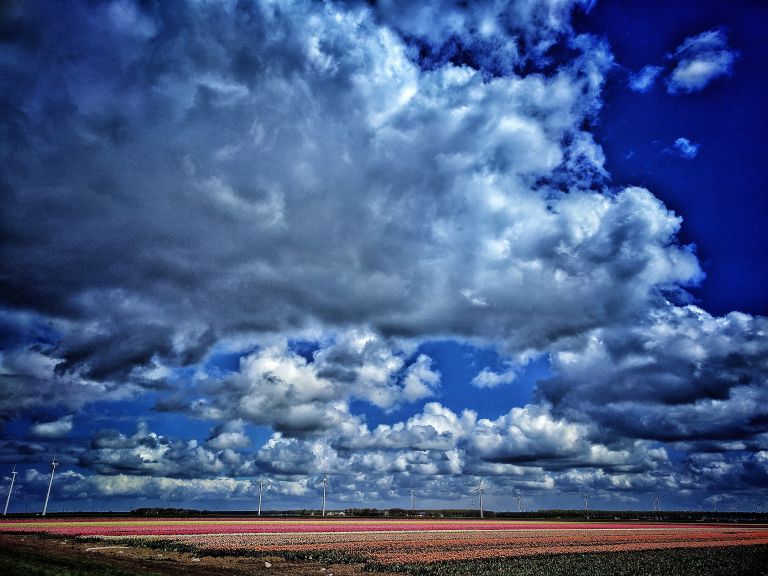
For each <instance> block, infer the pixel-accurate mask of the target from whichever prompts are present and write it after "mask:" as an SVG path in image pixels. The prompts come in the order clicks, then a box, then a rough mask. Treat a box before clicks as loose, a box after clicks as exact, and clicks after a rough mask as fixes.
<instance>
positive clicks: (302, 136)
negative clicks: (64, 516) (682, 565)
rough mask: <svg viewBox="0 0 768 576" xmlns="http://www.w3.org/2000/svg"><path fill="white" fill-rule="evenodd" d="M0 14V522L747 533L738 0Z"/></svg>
mask: <svg viewBox="0 0 768 576" xmlns="http://www.w3.org/2000/svg"><path fill="white" fill-rule="evenodd" d="M0 10H1V11H2V12H1V14H2V16H1V17H0V130H2V137H1V138H0V195H2V202H0V239H1V240H0V483H1V484H2V486H1V487H0V490H1V491H2V492H0V497H3V498H4V497H5V496H6V495H7V493H8V492H7V490H8V485H9V484H10V479H11V472H12V470H13V469H14V467H15V468H16V471H17V472H18V473H19V474H18V478H17V480H16V483H15V485H14V492H13V495H12V498H11V503H10V507H9V511H11V512H20V511H24V510H27V511H37V510H38V509H41V508H42V502H43V500H44V498H45V491H46V489H47V485H48V480H49V474H50V469H51V466H50V463H51V460H52V459H53V457H54V456H56V458H57V459H58V461H59V462H60V464H59V466H58V468H57V469H56V477H55V480H54V484H53V490H52V494H51V504H50V505H49V510H51V511H54V512H56V511H60V510H62V509H63V510H127V509H131V508H137V507H143V506H169V505H173V506H179V505H181V506H184V507H189V508H199V509H203V508H207V509H221V510H227V509H238V510H245V509H254V508H255V506H256V501H257V498H258V484H257V482H258V480H260V479H266V480H267V481H268V482H269V489H268V491H267V493H266V494H265V498H264V505H265V508H266V509H286V508H298V509H303V508H319V507H320V505H321V495H322V486H321V484H320V479H321V478H322V475H323V473H325V472H327V473H328V475H329V478H330V481H329V491H328V495H329V496H328V497H329V507H330V508H338V509H343V508H347V507H366V508H367V507H377V508H385V507H391V506H408V505H409V501H410V490H411V488H413V490H414V491H415V499H416V506H417V507H419V508H427V507H451V508H464V507H470V506H474V503H473V501H472V492H471V491H472V489H473V487H475V486H476V485H477V483H478V482H479V480H480V479H481V478H482V480H483V486H484V487H485V488H486V500H485V506H486V508H490V509H495V510H516V509H517V497H518V496H520V497H521V502H522V504H523V506H524V507H525V509H527V510H537V509H548V508H580V507H581V506H582V504H583V499H582V497H581V496H580V494H583V493H587V494H588V495H589V498H590V506H592V507H594V508H603V509H651V507H652V506H653V502H654V499H655V498H657V497H658V498H660V501H661V505H662V507H663V508H667V509H688V510H711V509H714V508H717V509H718V510H728V509H737V510H746V511H753V510H755V509H758V508H763V507H764V505H765V500H766V496H768V415H767V414H766V410H765V406H766V405H768V376H767V375H768V339H766V332H767V331H768V320H767V319H766V314H768V302H767V301H766V299H765V297H764V294H765V290H766V284H768V260H766V259H765V258H764V256H763V255H764V254H765V253H767V251H768V232H766V227H765V226H764V225H763V220H764V218H765V216H766V215H768V193H766V192H767V190H766V188H767V186H766V184H767V182H766V174H767V172H766V170H765V169H764V167H765V166H766V165H768V158H766V150H768V116H767V115H766V109H765V101H764V99H765V98H764V94H765V93H766V91H768V79H766V77H765V75H764V70H765V69H766V67H767V65H768V49H766V46H768V5H766V4H765V3H762V2H757V1H755V2H748V1H739V2H715V1H708V2H704V3H702V2H700V1H693V0H681V1H679V2H674V3H669V2H664V1H661V0H654V1H650V2H636V3H629V2H613V3H610V2H607V1H604V2H600V1H598V2H592V1H590V0H520V1H517V2H503V1H501V0H493V1H491V0H488V1H477V2H471V3H467V2H459V1H451V0H430V1H424V2H418V3H413V2H406V1H400V0H383V1H380V2H367V3H366V2H359V1H356V0H345V1H342V0H338V1H335V2H330V1H329V2H309V1H303V2H302V1H295V2H289V1H285V2H278V1H274V0H261V1H260V0H240V1H224V0H222V1H215V0H206V1H200V0H179V1H178V2H152V1H149V0H147V1H134V0H111V1H106V0H105V1H99V2H93V1H85V0H84V1H78V0H69V1H67V2H61V3H60V2H39V3H38V2H22V1H15V2H14V1H11V2H5V3H3V4H2V8H0ZM761 406H762V408H761Z"/></svg>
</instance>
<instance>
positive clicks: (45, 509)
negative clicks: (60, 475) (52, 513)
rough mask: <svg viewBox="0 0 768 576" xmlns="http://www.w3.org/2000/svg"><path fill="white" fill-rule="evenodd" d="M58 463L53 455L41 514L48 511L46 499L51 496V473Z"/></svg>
mask: <svg viewBox="0 0 768 576" xmlns="http://www.w3.org/2000/svg"><path fill="white" fill-rule="evenodd" d="M58 465H59V463H58V462H56V456H54V457H53V462H51V479H50V480H49V481H48V493H47V494H46V495H45V505H43V516H45V513H46V512H47V511H48V499H49V498H50V497H51V486H53V475H54V474H55V473H56V466H58Z"/></svg>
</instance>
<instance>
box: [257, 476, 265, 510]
mask: <svg viewBox="0 0 768 576" xmlns="http://www.w3.org/2000/svg"><path fill="white" fill-rule="evenodd" d="M266 483H267V481H266V480H264V479H263V478H262V479H260V480H259V481H258V482H257V484H258V485H259V511H258V512H257V513H256V515H257V516H261V495H262V493H263V492H264V485H265V484H266Z"/></svg>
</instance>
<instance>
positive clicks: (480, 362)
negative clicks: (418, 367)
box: [350, 340, 552, 427]
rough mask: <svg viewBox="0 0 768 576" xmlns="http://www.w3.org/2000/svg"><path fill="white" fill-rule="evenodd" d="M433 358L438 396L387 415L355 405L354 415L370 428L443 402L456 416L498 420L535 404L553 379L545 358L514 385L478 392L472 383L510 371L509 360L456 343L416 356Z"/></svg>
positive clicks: (424, 348)
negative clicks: (486, 373)
mask: <svg viewBox="0 0 768 576" xmlns="http://www.w3.org/2000/svg"><path fill="white" fill-rule="evenodd" d="M419 354H426V355H428V356H429V357H430V358H432V369H433V370H437V371H438V372H440V374H441V384H440V387H439V388H438V389H437V391H436V393H435V395H434V396H431V397H429V398H425V399H424V400H423V401H421V402H417V403H414V404H406V405H402V406H400V407H399V408H397V409H395V410H391V411H389V412H385V411H383V410H381V409H379V408H376V407H375V406H372V405H371V404H369V403H367V402H362V401H353V402H352V403H351V404H350V409H351V411H352V413H353V414H358V415H364V416H365V419H366V422H367V424H368V426H369V427H376V426H377V425H378V424H388V423H392V422H399V421H402V420H404V419H407V418H409V417H411V416H413V415H414V414H417V413H419V412H421V410H422V409H423V407H424V404H425V403H427V402H439V403H441V404H442V405H443V406H445V407H447V408H450V409H451V410H453V411H454V412H457V413H460V412H461V411H462V410H464V409H467V408H468V409H470V410H474V411H476V412H477V413H478V416H479V417H480V418H497V417H499V416H501V415H503V414H506V413H507V412H509V411H510V410H511V409H512V408H514V407H519V406H525V405H526V404H528V403H529V402H531V400H532V396H533V391H534V389H535V387H536V383H537V382H538V381H539V380H541V379H544V378H548V377H549V376H551V375H552V371H551V369H550V364H549V358H548V357H546V356H541V357H539V358H536V359H534V360H532V361H531V362H530V363H528V364H527V365H526V366H524V367H522V368H521V369H520V370H519V373H518V375H517V377H516V378H515V380H514V381H513V382H510V383H508V384H500V385H499V386H497V387H494V388H492V389H491V388H478V387H476V386H473V385H472V380H473V379H474V378H475V376H477V375H478V374H479V373H480V372H481V371H482V370H483V369H484V368H487V369H489V370H491V371H493V372H498V373H502V372H504V371H506V370H508V369H509V364H508V359H507V358H505V357H504V356H503V355H501V354H499V353H498V352H497V351H496V350H495V349H493V348H481V347H477V346H473V345H471V344H468V343H465V342H457V341H454V340H437V341H432V342H428V343H425V344H422V345H421V346H420V347H419V349H418V350H417V352H416V354H415V355H414V359H415V358H416V357H418V355H419Z"/></svg>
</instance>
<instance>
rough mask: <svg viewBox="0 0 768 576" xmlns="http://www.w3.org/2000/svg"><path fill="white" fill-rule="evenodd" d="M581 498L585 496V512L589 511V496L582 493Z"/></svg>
mask: <svg viewBox="0 0 768 576" xmlns="http://www.w3.org/2000/svg"><path fill="white" fill-rule="evenodd" d="M580 496H584V510H589V496H588V495H587V493H586V492H582V493H581V494H580Z"/></svg>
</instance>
